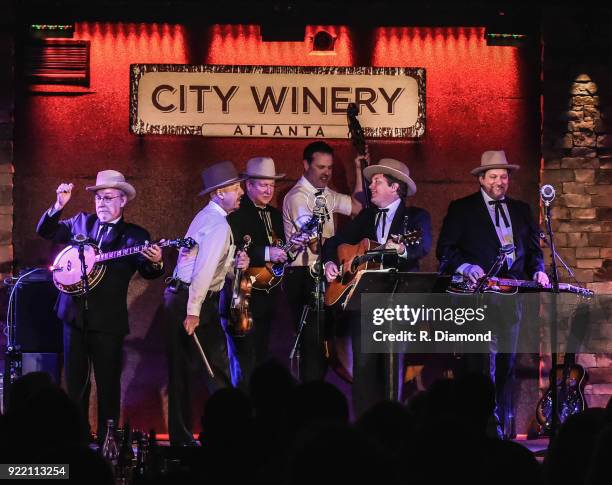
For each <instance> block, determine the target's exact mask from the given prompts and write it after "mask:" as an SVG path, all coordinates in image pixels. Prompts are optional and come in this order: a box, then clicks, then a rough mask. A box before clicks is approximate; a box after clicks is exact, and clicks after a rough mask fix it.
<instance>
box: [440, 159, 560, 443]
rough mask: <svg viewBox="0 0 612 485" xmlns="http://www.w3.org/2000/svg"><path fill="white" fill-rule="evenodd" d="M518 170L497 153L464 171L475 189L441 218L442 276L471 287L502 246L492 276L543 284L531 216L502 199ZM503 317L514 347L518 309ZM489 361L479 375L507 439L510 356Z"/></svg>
mask: <svg viewBox="0 0 612 485" xmlns="http://www.w3.org/2000/svg"><path fill="white" fill-rule="evenodd" d="M518 169H519V166H518V165H515V164H512V163H509V162H508V160H507V158H506V154H505V152H504V151H502V150H490V151H486V152H484V153H483V154H482V157H481V160H480V165H479V166H478V167H476V168H474V169H473V170H472V171H471V172H470V173H471V174H472V175H474V176H475V177H476V180H477V182H478V185H479V187H478V190H477V191H476V192H475V193H473V194H471V195H468V196H467V197H464V198H462V199H458V200H455V201H453V202H451V203H450V205H449V207H448V212H447V214H446V217H445V218H444V222H443V224H442V229H441V231H440V237H439V238H438V246H437V251H436V254H437V257H438V260H439V261H440V265H441V269H442V271H444V272H446V273H449V274H459V275H462V276H463V277H464V278H466V279H469V280H470V281H471V282H473V283H475V282H477V281H479V280H480V279H481V278H482V277H483V276H484V275H485V274H486V273H487V272H488V271H489V269H490V268H491V267H492V266H493V264H494V263H495V261H496V259H497V257H498V255H499V252H500V248H501V247H502V246H504V245H507V246H512V247H513V249H512V250H511V251H510V252H509V254H507V256H506V259H505V262H504V265H503V267H502V268H501V270H500V271H499V272H498V274H497V276H501V277H504V276H509V277H513V278H517V279H533V280H534V281H537V282H538V283H540V284H541V285H547V284H548V283H549V281H548V276H547V275H546V273H545V272H544V260H543V256H542V250H541V249H540V245H539V237H538V234H539V231H538V228H537V226H536V223H535V219H534V217H533V212H532V210H531V208H530V207H529V205H528V204H526V203H525V202H521V201H519V200H516V199H511V198H510V197H508V196H507V195H506V193H507V191H508V187H509V185H510V175H511V174H512V172H514V171H516V170H518ZM505 316H507V317H508V318H509V319H510V320H511V321H510V322H509V324H508V327H509V332H508V335H500V338H504V339H510V340H511V341H512V342H516V341H517V339H518V331H519V321H520V309H517V315H511V316H508V315H507V314H506V315H505ZM491 356H492V358H491V359H488V358H487V359H486V362H485V364H486V366H485V367H486V369H484V370H485V372H488V373H489V375H490V377H491V378H492V380H493V382H495V383H496V398H497V418H498V419H499V421H500V425H501V431H502V432H503V434H504V436H506V437H507V436H509V435H510V427H511V423H510V422H509V420H510V418H511V416H512V382H513V373H514V361H515V352H511V353H510V354H502V353H496V352H494V351H492V353H491ZM470 359H471V357H468V358H467V359H466V360H467V361H469V360H470ZM489 361H490V362H489ZM468 365H471V364H468Z"/></svg>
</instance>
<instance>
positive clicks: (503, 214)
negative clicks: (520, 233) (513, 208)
mask: <svg viewBox="0 0 612 485" xmlns="http://www.w3.org/2000/svg"><path fill="white" fill-rule="evenodd" d="M505 203H506V201H505V200H490V201H489V205H494V206H495V225H496V226H497V227H499V215H500V214H501V217H502V219H503V221H504V226H506V227H510V223H509V222H508V218H507V217H506V212H505V211H504V209H503V207H502V204H505Z"/></svg>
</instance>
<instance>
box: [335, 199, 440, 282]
mask: <svg viewBox="0 0 612 485" xmlns="http://www.w3.org/2000/svg"><path fill="white" fill-rule="evenodd" d="M376 214H377V208H376V207H374V206H372V207H370V208H368V209H363V210H362V211H361V212H360V213H359V214H358V215H357V217H355V219H353V220H352V221H350V222H349V223H348V224H347V225H346V226H345V227H344V228H343V229H342V230H341V231H340V232H338V233H337V234H336V235H335V236H333V237H331V238H329V239H328V240H327V241H325V243H324V244H323V262H324V263H326V262H328V261H334V262H335V263H336V264H337V263H338V259H337V250H338V246H339V245H340V244H344V243H348V244H357V243H358V242H359V241H361V240H362V239H364V238H368V239H372V240H374V241H376V225H375V222H376ZM405 229H407V230H414V229H421V231H422V232H423V238H422V240H421V243H420V244H417V245H414V246H407V247H406V251H407V252H408V255H407V257H406V258H399V267H398V269H399V270H401V271H418V270H419V259H421V258H422V257H423V256H425V255H427V253H429V251H430V249H431V244H432V242H431V217H430V216H429V213H428V212H427V211H426V210H425V209H420V208H418V207H406V206H405V205H403V204H400V205H399V206H398V208H397V211H396V212H395V216H394V217H393V221H392V222H391V228H390V229H389V234H403V233H404V231H405Z"/></svg>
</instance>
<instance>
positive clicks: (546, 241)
mask: <svg viewBox="0 0 612 485" xmlns="http://www.w3.org/2000/svg"><path fill="white" fill-rule="evenodd" d="M540 239H541V240H542V241H544V244H546V246H547V247H548V248H549V249H550V250H551V254H552V255H553V257H554V258H556V259H557V261H559V262H560V263H561V265H562V266H563V268H565V271H567V274H568V275H569V277H570V278H572V279H573V280H574V282H575V283H576V284H578V285H581V284H582V283H581V282H580V281H578V279H576V275H574V272H573V271H572V268H570V267H569V266H568V265H567V263H566V262H565V261H564V260H563V258H562V257H561V255H560V254H559V253H558V252H557V251H556V250H555V249H553V248H551V247H550V244H549V242H548V238H547V237H546V233H544V232H540Z"/></svg>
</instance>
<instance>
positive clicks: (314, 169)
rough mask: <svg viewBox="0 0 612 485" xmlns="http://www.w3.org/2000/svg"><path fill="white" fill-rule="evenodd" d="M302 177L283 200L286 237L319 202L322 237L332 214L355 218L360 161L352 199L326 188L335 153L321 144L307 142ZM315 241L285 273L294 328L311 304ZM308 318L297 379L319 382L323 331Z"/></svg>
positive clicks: (331, 228) (329, 227)
mask: <svg viewBox="0 0 612 485" xmlns="http://www.w3.org/2000/svg"><path fill="white" fill-rule="evenodd" d="M303 164H304V174H303V176H302V177H301V178H300V179H299V180H298V182H297V183H296V184H295V185H294V186H293V187H292V188H291V190H290V191H289V192H288V193H287V195H286V196H285V198H284V200H283V225H284V228H285V236H286V237H287V238H290V237H291V236H292V235H293V234H294V233H295V232H297V231H299V230H300V229H301V228H302V226H303V225H304V224H305V223H306V222H307V221H308V220H310V218H311V217H312V214H313V210H314V208H315V206H316V204H317V199H318V200H319V205H320V206H321V207H323V210H324V212H325V214H326V216H325V222H324V224H323V238H324V239H328V238H330V237H332V236H333V235H334V234H335V226H334V214H336V213H338V214H343V215H345V216H350V215H356V214H358V213H359V211H360V210H361V202H360V201H359V200H357V194H358V193H360V192H361V188H362V182H361V180H362V178H361V167H360V163H359V159H358V158H357V159H355V186H354V190H353V194H352V196H349V195H346V194H340V193H338V192H336V191H334V190H332V189H330V188H329V187H328V184H329V182H330V181H331V177H332V170H333V164H334V152H333V150H332V148H331V147H330V146H329V145H328V144H327V143H325V142H323V141H316V142H313V143H310V144H309V145H308V146H306V148H305V149H304V154H303ZM317 252H318V248H317V247H316V241H315V242H314V243H312V244H310V245H309V247H308V248H307V249H306V250H305V251H303V252H302V253H301V254H300V255H299V256H298V257H297V258H296V260H295V261H293V262H292V263H291V266H290V267H289V268H287V270H286V271H285V276H284V277H283V288H284V290H285V293H286V295H287V300H288V302H289V305H290V307H291V310H292V313H293V315H294V318H295V323H296V328H297V324H298V323H299V320H300V316H301V315H302V310H303V308H304V306H305V305H311V304H312V292H313V290H314V286H315V283H314V279H313V277H312V275H311V273H310V268H311V267H312V266H313V265H314V264H315V263H316V261H317V259H318V254H317ZM310 316H311V317H310V318H309V319H308V322H307V324H306V326H305V327H304V331H303V333H302V336H301V340H300V368H299V372H300V379H301V380H303V381H308V380H318V379H323V378H324V377H325V373H326V371H327V362H326V356H325V351H324V346H323V339H322V336H323V329H322V328H317V327H316V315H315V313H314V312H310Z"/></svg>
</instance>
